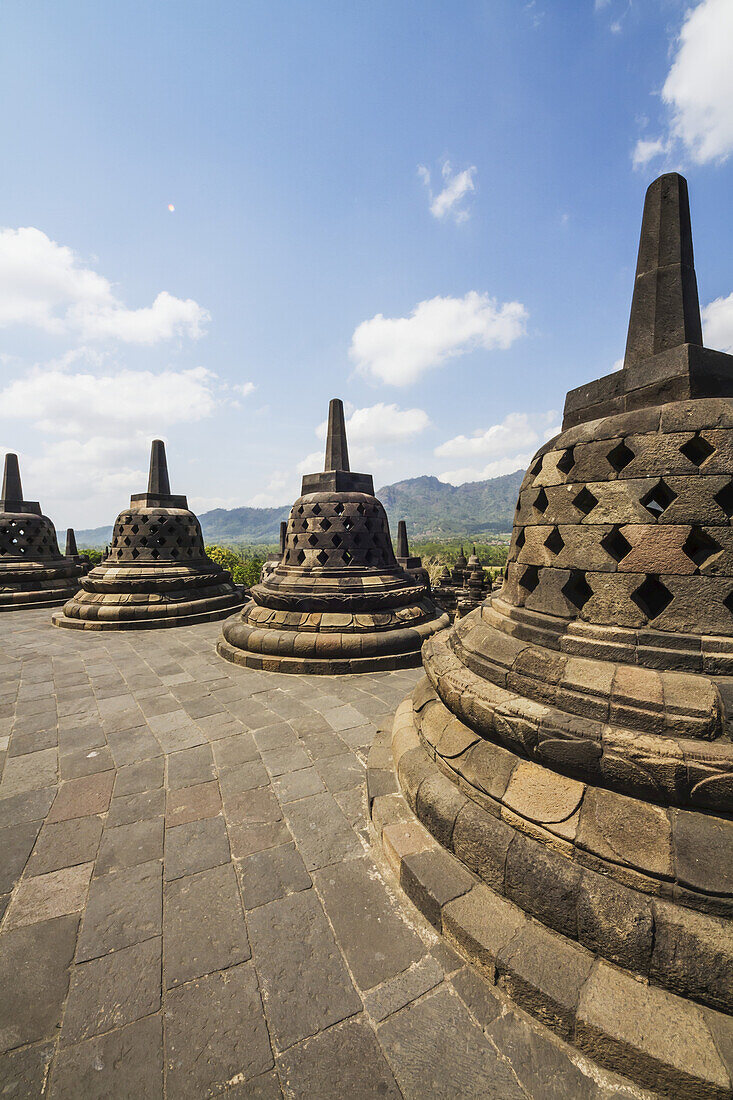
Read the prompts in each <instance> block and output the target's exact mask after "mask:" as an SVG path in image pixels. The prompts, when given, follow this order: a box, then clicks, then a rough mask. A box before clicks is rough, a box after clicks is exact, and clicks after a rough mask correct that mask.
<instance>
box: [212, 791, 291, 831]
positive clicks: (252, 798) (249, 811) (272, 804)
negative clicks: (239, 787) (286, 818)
mask: <svg viewBox="0 0 733 1100" xmlns="http://www.w3.org/2000/svg"><path fill="white" fill-rule="evenodd" d="M224 816H225V817H226V819H227V824H228V825H252V824H255V823H258V822H271V821H280V819H281V818H282V809H281V807H280V803H279V802H278V800H277V797H276V796H275V793H274V791H272V790H271V789H270V788H269V787H256V788H255V789H254V790H251V791H241V792H240V793H239V794H237V795H233V796H227V797H226V798H225V800H224Z"/></svg>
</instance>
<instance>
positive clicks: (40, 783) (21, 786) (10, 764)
mask: <svg viewBox="0 0 733 1100" xmlns="http://www.w3.org/2000/svg"><path fill="white" fill-rule="evenodd" d="M57 767H58V752H57V750H56V749H42V750H41V751H40V752H30V753H28V754H27V755H25V756H16V757H9V758H8V759H7V760H6V761H5V769H4V771H3V776H2V782H0V798H7V797H8V796H9V795H13V794H20V793H22V792H23V791H34V790H38V789H39V788H40V787H48V786H50V785H51V784H52V783H55V782H56V775H57Z"/></svg>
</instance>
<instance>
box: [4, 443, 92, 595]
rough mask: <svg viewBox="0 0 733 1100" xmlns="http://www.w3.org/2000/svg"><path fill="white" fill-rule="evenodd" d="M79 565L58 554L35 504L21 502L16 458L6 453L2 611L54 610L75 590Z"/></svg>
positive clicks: (53, 535)
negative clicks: (39, 608) (41, 608)
mask: <svg viewBox="0 0 733 1100" xmlns="http://www.w3.org/2000/svg"><path fill="white" fill-rule="evenodd" d="M81 573H82V567H81V565H80V564H79V563H78V562H77V561H76V560H74V559H72V558H68V557H64V555H63V554H62V553H61V551H60V550H59V544H58V541H57V538H56V528H55V527H54V525H53V523H52V522H51V520H50V519H49V518H48V517H47V516H44V515H41V506H40V504H39V503H38V502H37V501H33V500H23V487H22V485H21V481H20V468H19V466H18V456H17V455H14V454H7V455H5V467H4V471H3V487H2V496H1V497H0V611H20V610H21V609H23V610H28V609H30V608H34V607H57V606H58V605H59V604H62V603H64V601H65V600H68V598H69V596H71V595H72V594H73V593H74V592H75V591H76V589H77V587H78V584H79V577H80V576H81Z"/></svg>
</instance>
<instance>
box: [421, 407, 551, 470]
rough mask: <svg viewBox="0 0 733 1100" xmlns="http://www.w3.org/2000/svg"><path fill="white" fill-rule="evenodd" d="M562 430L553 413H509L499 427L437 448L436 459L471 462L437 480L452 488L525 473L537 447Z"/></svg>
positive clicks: (493, 426)
mask: <svg viewBox="0 0 733 1100" xmlns="http://www.w3.org/2000/svg"><path fill="white" fill-rule="evenodd" d="M559 430H560V428H559V426H558V424H557V413H556V412H555V411H554V410H552V411H550V412H546V413H540V414H530V413H509V414H508V416H506V417H505V418H504V420H503V421H502V422H501V423H500V424H492V425H491V427H490V428H486V429H485V430H478V431H476V432H474V434H473V435H470V436H467V435H457V436H454V438H453V439H448V440H446V442H445V443H441V444H440V445H439V446H438V447H436V448H435V455H436V457H437V458H445V459H464V460H466V459H467V460H468V462H467V463H466V465H463V466H460V467H455V468H454V469H450V470H445V471H444V472H443V473H441V474H438V477H439V478H440V480H441V481H447V482H450V483H451V484H452V485H462V484H463V483H464V482H466V481H483V480H484V479H486V478H489V477H498V476H499V475H500V474H508V473H512V472H513V471H514V470H519V469H523V468H525V467H526V466H528V465H529V462H530V459H531V458H532V455H533V453H534V451H535V450H536V449H537V447H538V446H539V445H540V444H541V443H543V442H544V441H545V440H546V439H549V438H550V437H551V436H553V435H555V434H556V433H557V432H558V431H559ZM482 459H483V460H485V459H488V461H482ZM472 460H473V461H472Z"/></svg>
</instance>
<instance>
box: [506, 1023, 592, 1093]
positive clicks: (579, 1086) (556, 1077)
mask: <svg viewBox="0 0 733 1100" xmlns="http://www.w3.org/2000/svg"><path fill="white" fill-rule="evenodd" d="M486 1034H487V1036H488V1038H489V1039H491V1040H492V1042H494V1043H495V1044H496V1046H497V1047H498V1049H499V1052H500V1054H502V1055H503V1056H504V1058H505V1059H506V1060H507V1062H508V1063H509V1064H510V1065H511V1067H512V1070H513V1071H514V1073H515V1075H516V1076H517V1078H518V1080H519V1083H520V1084H521V1085H522V1086H523V1087H524V1089H525V1091H526V1093H527V1095H528V1096H540V1097H542V1100H597V1098H598V1093H599V1090H598V1086H597V1084H596V1082H595V1081H594V1079H593V1077H590V1076H586V1075H585V1074H584V1073H582V1072H581V1070H580V1069H579V1068H578V1067H577V1066H576V1065H574V1064H573V1062H572V1061H571V1060H570V1057H569V1055H570V1054H571V1051H570V1048H569V1047H567V1046H565V1044H564V1043H562V1042H561V1040H559V1039H557V1038H556V1037H555V1036H551V1033H550V1032H547V1033H545V1034H544V1035H543V1034H541V1033H540V1031H539V1030H538V1029H537V1028H536V1027H531V1026H530V1025H529V1023H528V1022H527V1021H526V1020H525V1019H523V1018H522V1017H520V1016H519V1014H518V1013H516V1012H507V1013H506V1014H505V1015H502V1016H501V1017H499V1018H498V1019H497V1020H496V1021H495V1022H494V1023H493V1024H492V1025H491V1026H490V1027H489V1028H488V1030H487V1032H486ZM589 1068H590V1067H589Z"/></svg>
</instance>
